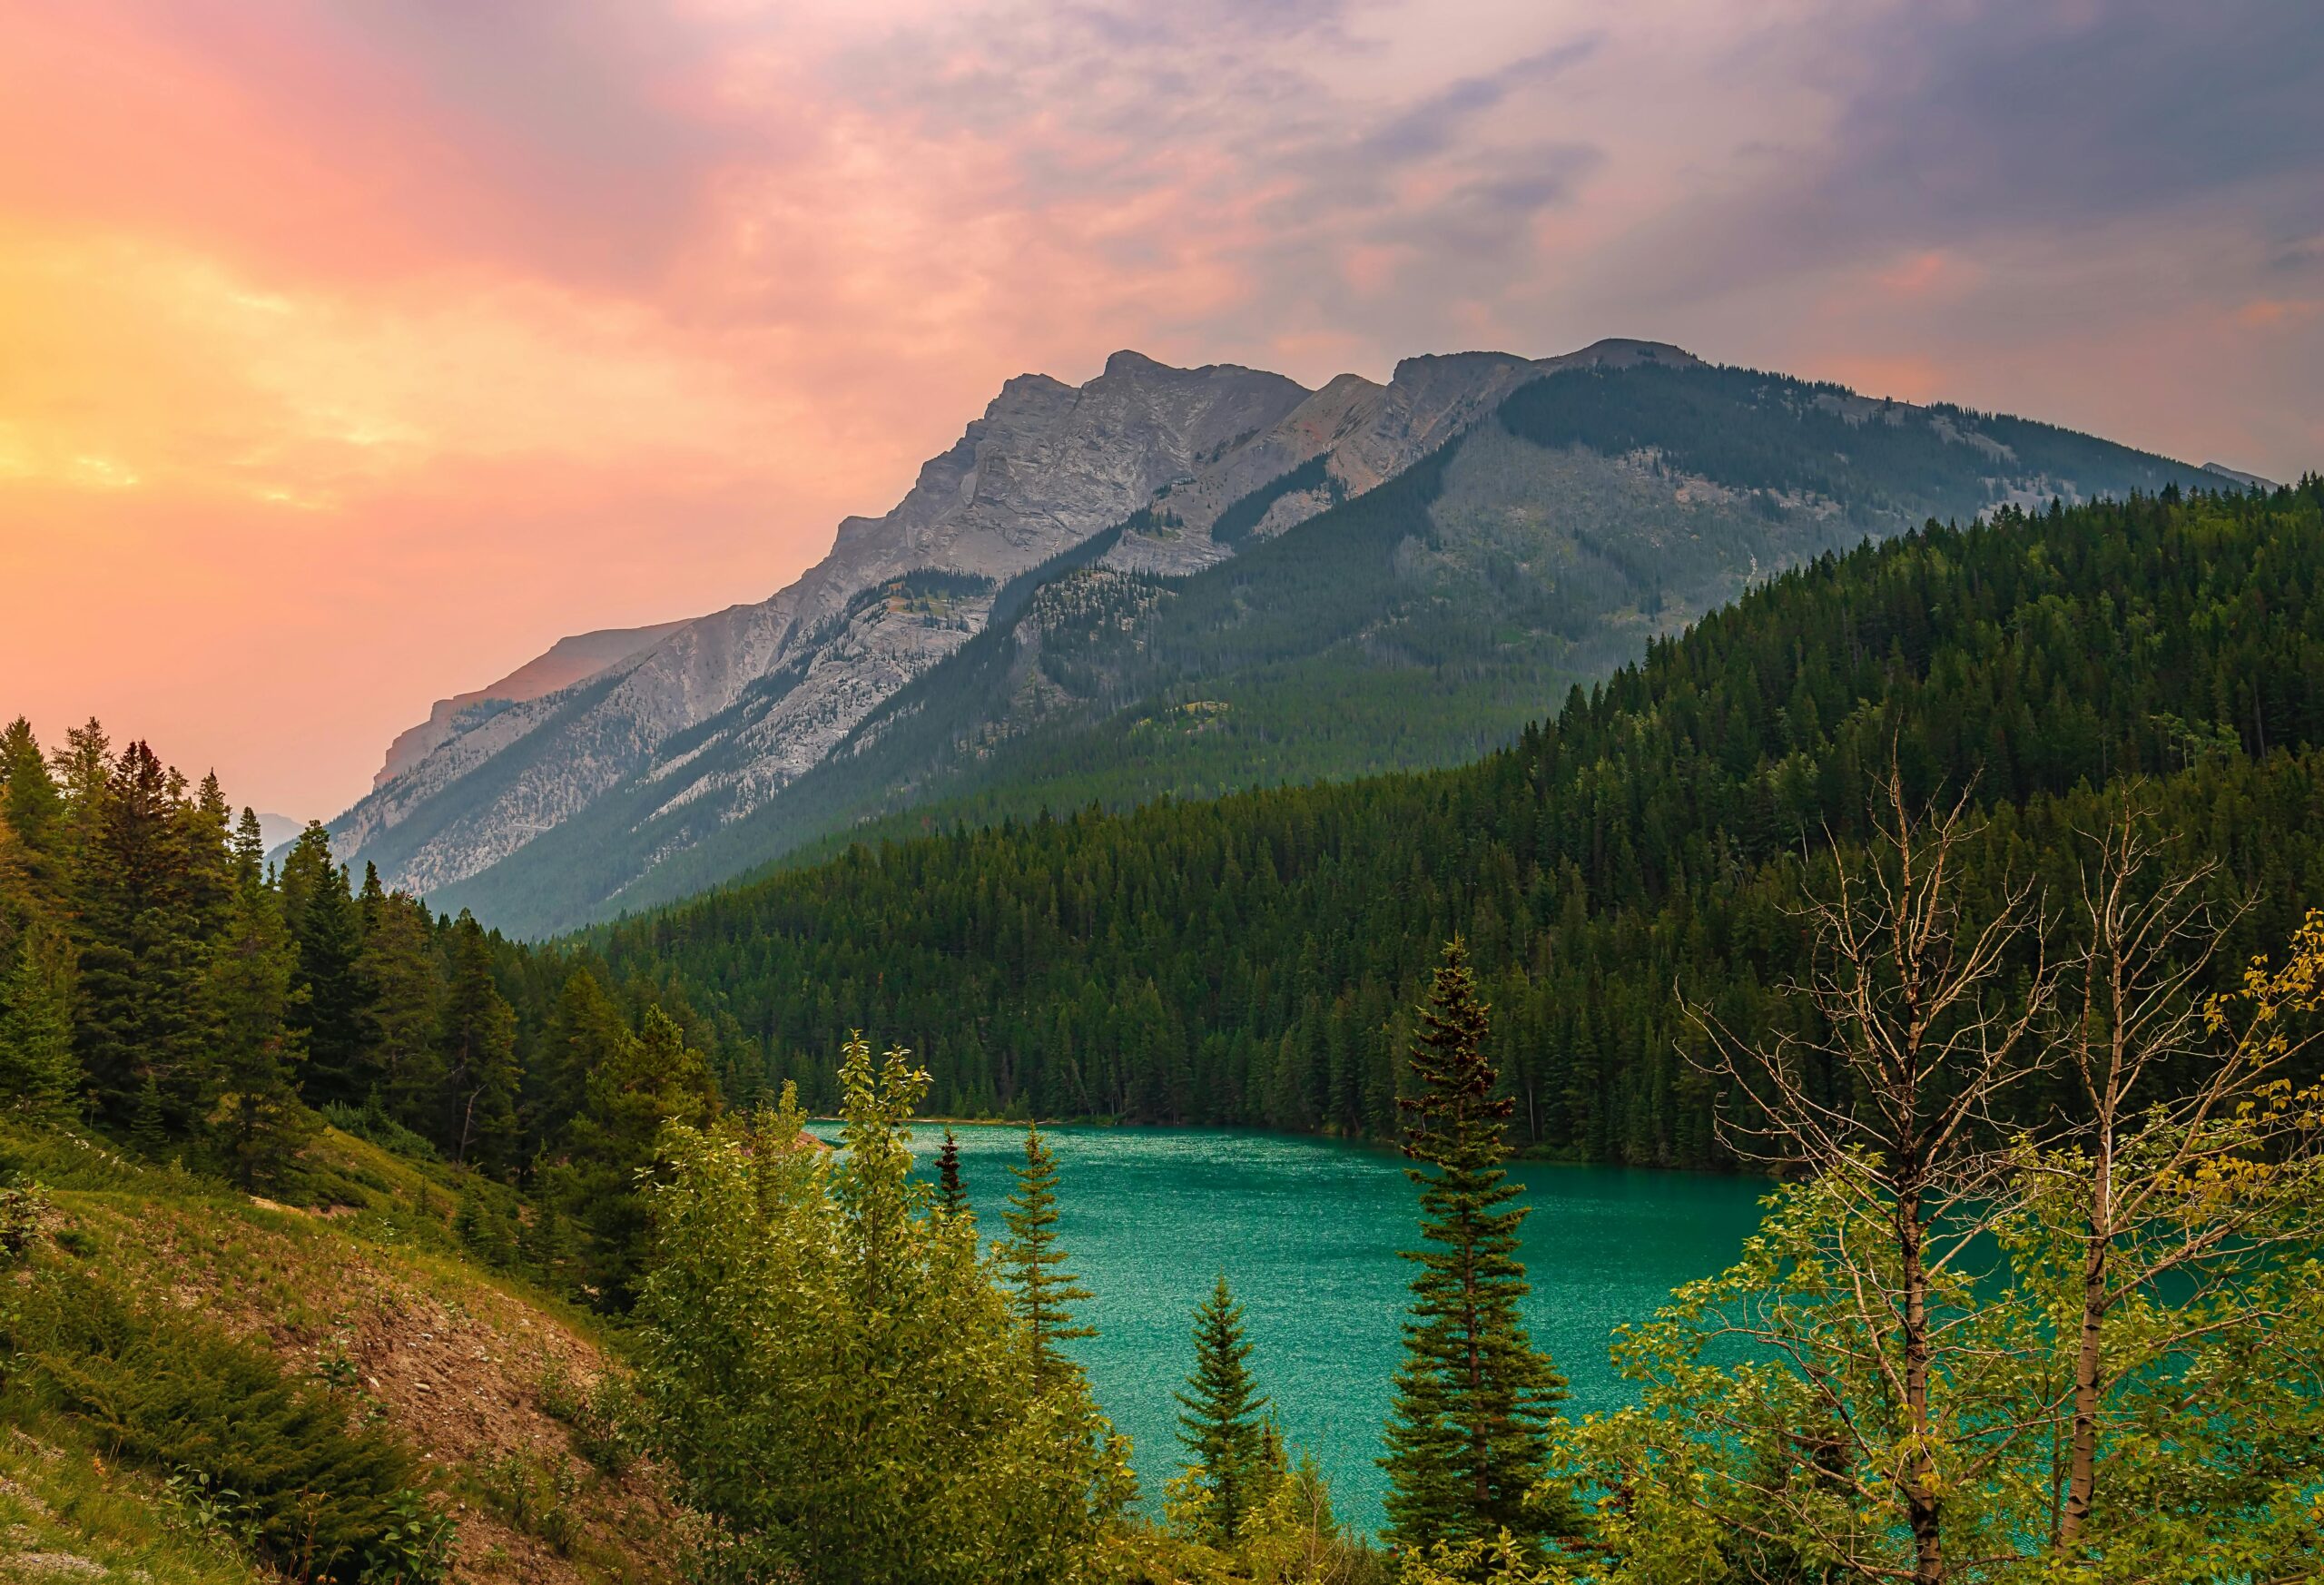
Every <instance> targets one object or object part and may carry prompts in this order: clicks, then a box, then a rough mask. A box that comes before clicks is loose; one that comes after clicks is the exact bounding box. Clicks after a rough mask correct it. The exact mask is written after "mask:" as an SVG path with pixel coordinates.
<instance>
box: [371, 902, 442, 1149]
mask: <svg viewBox="0 0 2324 1585" xmlns="http://www.w3.org/2000/svg"><path fill="white" fill-rule="evenodd" d="M364 870H365V881H364V889H363V900H362V902H361V904H360V907H359V916H360V918H361V920H362V923H363V950H362V953H361V955H360V956H359V958H358V959H357V960H356V964H355V970H356V982H357V985H358V988H359V993H360V995H361V998H362V1020H363V1042H364V1046H365V1048H366V1049H367V1050H368V1051H369V1054H370V1069H371V1072H372V1074H373V1076H374V1078H375V1081H376V1083H377V1085H378V1094H379V1104H380V1105H381V1106H382V1107H383V1108H385V1109H386V1110H387V1112H388V1114H389V1116H390V1117H394V1118H395V1119H396V1121H398V1122H399V1123H401V1124H402V1125H403V1126H404V1127H407V1128H410V1129H412V1130H414V1131H415V1132H418V1133H421V1134H428V1135H435V1134H437V1133H438V1123H439V1121H440V1114H441V1112H442V1107H441V1105H440V1104H439V1103H440V1100H441V1097H442V1092H443V1086H444V1057H443V1052H442V1049H441V1046H440V1041H441V1038H442V1031H443V1028H444V1019H443V1001H444V982H443V981H444V976H443V967H442V964H441V963H440V962H439V960H438V953H437V950H436V936H435V926H434V923H433V922H432V921H431V920H429V919H428V910H427V909H426V908H425V907H423V906H422V905H421V904H419V902H417V901H414V900H413V899H411V898H409V897H407V896H405V895H404V894H403V893H402V892H400V891H395V892H381V891H379V872H378V871H376V870H373V869H371V867H370V866H369V865H366V866H365V867H364Z"/></svg>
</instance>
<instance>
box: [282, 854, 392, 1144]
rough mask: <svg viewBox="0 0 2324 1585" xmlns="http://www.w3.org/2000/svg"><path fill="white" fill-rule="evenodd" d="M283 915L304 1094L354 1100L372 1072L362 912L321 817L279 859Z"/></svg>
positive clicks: (366, 1089) (323, 1100)
mask: <svg viewBox="0 0 2324 1585" xmlns="http://www.w3.org/2000/svg"><path fill="white" fill-rule="evenodd" d="M281 893H282V918H283V922H284V923H285V924H287V925H288V926H289V927H290V930H291V940H292V941H293V942H294V943H295V944H296V946H297V950H298V980H297V984H298V989H299V990H300V993H301V1007H302V1011H301V1013H300V1017H299V1020H298V1023H299V1030H300V1037H301V1038H302V1039H304V1040H305V1042H306V1048H307V1069H306V1072H307V1080H306V1088H307V1098H308V1099H309V1100H310V1101H312V1102H313V1103H314V1104H316V1105H317V1106H324V1105H329V1104H330V1103H332V1102H335V1101H336V1102H351V1101H359V1100H361V1099H363V1098H364V1097H366V1096H367V1095H369V1093H370V1091H371V1088H372V1087H373V1084H374V1082H375V1081H376V1077H377V1075H376V1071H375V1069H374V1068H373V1067H372V1064H371V1061H370V1058H371V1055H372V1053H371V1052H370V1051H369V1050H368V1049H367V1043H366V1041H365V1039H364V1036H365V1032H366V1031H365V1029H364V1019H363V1013H364V1010H365V1009H364V1004H363V988H362V982H361V979H360V976H359V972H358V959H359V957H360V956H361V953H362V950H363V931H362V922H361V915H360V914H359V911H358V910H357V908H356V905H355V899H354V896H353V895H352V893H351V892H350V891H349V888H348V875H347V871H346V870H345V869H344V868H343V867H341V866H340V865H339V864H337V863H336V862H334V861H332V858H331V852H330V834H329V833H328V832H325V831H324V830H323V827H322V823H321V822H320V821H310V822H308V823H307V829H306V830H304V831H302V832H300V833H299V840H298V841H297V842H294V843H292V844H291V851H290V852H288V853H286V854H284V855H283V859H282V879H281Z"/></svg>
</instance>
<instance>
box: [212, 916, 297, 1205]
mask: <svg viewBox="0 0 2324 1585" xmlns="http://www.w3.org/2000/svg"><path fill="white" fill-rule="evenodd" d="M291 961H292V960H291V940H290V935H289V932H287V931H286V930H284V929H283V926H282V919H281V914H280V913H279V912H278V911H277V907H276V903H275V899H274V894H273V892H271V891H268V890H267V889H266V887H265V886H264V885H263V884H262V883H252V884H251V885H248V886H242V887H238V888H236V890H235V892H234V897H233V901H232V902H231V904H230V905H229V912H228V915H227V922H226V928H225V932H224V934H223V936H222V938H221V939H220V940H219V941H218V943H217V945H216V947H215V948H214V949H213V950H212V953H211V957H210V975H209V984H208V987H207V993H208V999H209V1004H210V1005H209V1008H208V1014H209V1017H208V1025H209V1028H210V1029H212V1031H213V1034H212V1057H211V1071H210V1073H209V1075H208V1078H209V1081H210V1088H211V1089H212V1096H211V1104H210V1108H209V1117H210V1127H211V1132H212V1138H213V1139H214V1140H215V1141H216V1146H217V1150H218V1154H219V1155H220V1156H221V1157H223V1158H224V1159H225V1161H226V1162H227V1163H228V1164H229V1167H230V1168H231V1171H232V1173H233V1175H234V1178H235V1181H236V1182H238V1183H240V1184H241V1186H242V1187H243V1188H244V1189H251V1188H255V1187H257V1186H259V1185H261V1184H262V1183H271V1182H273V1181H274V1180H276V1179H278V1178H280V1177H281V1176H282V1174H283V1173H284V1171H285V1170H286V1169H287V1168H288V1167H289V1166H290V1164H291V1159H292V1157H295V1156H296V1155H297V1154H298V1150H299V1147H300V1144H301V1143H303V1142H304V1141H305V1139H306V1137H307V1136H308V1134H309V1132H310V1129H311V1114H310V1113H309V1112H308V1111H307V1110H306V1108H303V1107H301V1106H300V1104H299V1087H298V1079H297V1071H298V1063H299V1060H300V1056H301V1055H302V1053H301V1051H300V1035H299V1031H298V1029H296V1028H295V1027H294V1026H293V1025H292V1024H291V1010H292V990H291Z"/></svg>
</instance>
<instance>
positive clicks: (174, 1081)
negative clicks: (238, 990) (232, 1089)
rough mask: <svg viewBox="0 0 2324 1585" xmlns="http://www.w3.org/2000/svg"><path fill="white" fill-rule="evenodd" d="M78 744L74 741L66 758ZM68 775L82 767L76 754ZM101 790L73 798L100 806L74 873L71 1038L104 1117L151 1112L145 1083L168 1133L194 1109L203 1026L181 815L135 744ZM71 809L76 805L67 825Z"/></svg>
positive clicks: (159, 771) (174, 783)
mask: <svg viewBox="0 0 2324 1585" xmlns="http://www.w3.org/2000/svg"><path fill="white" fill-rule="evenodd" d="M88 731H90V732H94V731H95V728H94V724H92V725H91V727H90V728H89V729H88ZM87 741H88V740H86V739H85V738H76V740H75V747H74V752H75V753H76V755H77V754H78V753H81V752H82V751H83V750H84V748H85V747H86V743H87ZM72 773H73V775H74V778H75V779H76V780H77V779H78V778H80V777H82V776H83V775H84V767H83V766H82V764H81V763H80V762H79V760H78V759H77V758H75V759H74V761H73V763H72ZM76 797H78V798H95V799H97V800H98V812H97V816H96V820H95V830H94V833H93V834H90V835H88V836H87V838H86V845H85V846H84V848H83V849H82V850H81V851H80V852H79V854H78V856H77V857H76V860H75V863H74V876H73V891H74V901H75V904H76V909H75V911H76V914H77V920H76V923H77V924H78V926H79V930H80V939H79V940H78V941H77V943H76V945H77V946H78V949H79V964H80V982H79V983H80V994H79V996H78V997H77V998H76V1006H75V1013H76V1022H75V1028H74V1047H75V1048H76V1050H77V1051H78V1053H79V1055H80V1058H81V1061H82V1066H83V1067H84V1069H85V1070H86V1072H87V1074H88V1078H89V1082H90V1084H91V1087H92V1088H94V1090H95V1091H96V1093H97V1095H98V1098H99V1099H100V1102H101V1103H102V1104H103V1106H104V1107H105V1108H106V1109H107V1110H109V1111H111V1112H112V1113H113V1116H115V1117H123V1116H125V1115H127V1114H130V1113H132V1112H133V1111H145V1110H148V1109H151V1108H148V1107H147V1105H146V1098H147V1096H148V1092H149V1090H150V1092H151V1095H152V1097H153V1103H154V1106H156V1107H158V1111H156V1112H155V1113H154V1122H153V1125H152V1126H158V1127H162V1128H164V1129H165V1130H169V1131H178V1130H179V1129H181V1128H182V1124H183V1121H184V1120H185V1118H186V1117H188V1116H190V1114H191V1111H192V1107H193V1105H194V1104H195V1099H196V1097H195V1091H196V1089H197V1088H198V1079H199V1077H200V1076H199V1072H198V1065H199V1061H200V1058H201V1054H202V1045H203V1037H204V1033H205V1031H204V1030H203V1029H202V1028H201V1024H200V1013H201V1010H202V996H201V994H200V987H201V983H202V956H203V944H202V940H201V939H200V936H199V934H198V929H197V921H196V920H195V919H194V916H193V912H192V878H191V876H190V874H189V851H188V848H187V844H186V842H185V841H184V827H183V824H182V821H181V820H180V811H181V808H182V804H183V802H184V794H183V782H182V778H179V777H178V776H176V775H175V773H172V772H169V771H166V770H165V769H164V768H163V767H162V763H161V761H160V760H158V759H156V758H155V757H154V755H153V751H152V750H151V749H149V748H147V747H146V745H145V744H143V743H131V744H130V745H129V746H128V747H127V748H126V749H124V750H123V751H122V753H121V757H120V759H119V761H118V762H117V763H115V764H114V765H113V769H112V771H111V773H110V774H109V775H108V777H107V778H106V780H105V781H104V783H103V792H102V793H99V792H96V791H94V789H90V790H88V791H85V792H83V793H78V794H76ZM80 814H81V812H80V810H78V809H77V808H76V809H75V811H74V818H75V820H76V821H77V820H78V819H79V818H80ZM148 1080H151V1084H150V1085H149V1084H148V1082H147V1081H148Z"/></svg>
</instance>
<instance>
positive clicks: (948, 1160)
mask: <svg viewBox="0 0 2324 1585" xmlns="http://www.w3.org/2000/svg"><path fill="white" fill-rule="evenodd" d="M936 1204H937V1206H938V1208H939V1209H940V1210H941V1211H942V1212H943V1213H944V1214H945V1215H946V1216H956V1217H961V1218H966V1217H968V1216H972V1215H974V1212H973V1210H972V1209H971V1208H970V1205H969V1191H968V1190H967V1189H966V1188H965V1187H963V1186H962V1185H961V1183H960V1141H959V1140H958V1139H955V1138H954V1137H952V1130H951V1129H950V1128H947V1129H945V1130H944V1148H942V1149H941V1150H939V1151H938V1152H937V1153H936Z"/></svg>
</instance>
